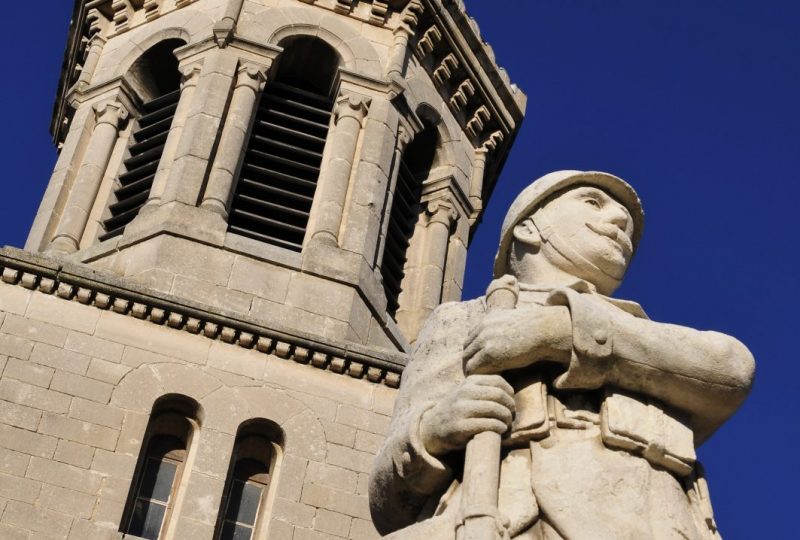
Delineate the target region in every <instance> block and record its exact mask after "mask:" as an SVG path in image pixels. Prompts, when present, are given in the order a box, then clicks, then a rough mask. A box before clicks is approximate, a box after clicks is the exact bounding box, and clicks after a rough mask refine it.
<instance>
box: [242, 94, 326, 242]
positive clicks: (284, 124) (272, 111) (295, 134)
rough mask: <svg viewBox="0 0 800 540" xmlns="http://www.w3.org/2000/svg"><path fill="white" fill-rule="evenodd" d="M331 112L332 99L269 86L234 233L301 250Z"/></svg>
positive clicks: (250, 152) (251, 146) (248, 158)
mask: <svg viewBox="0 0 800 540" xmlns="http://www.w3.org/2000/svg"><path fill="white" fill-rule="evenodd" d="M332 110H333V102H332V101H331V100H330V99H329V98H328V96H324V95H321V94H317V93H315V92H310V91H308V90H303V89H300V88H297V87H295V86H292V85H288V84H283V83H280V82H277V81H274V82H271V83H269V84H268V85H267V88H266V89H265V90H264V93H263V94H262V97H261V102H260V105H259V108H258V111H257V113H256V118H255V123H254V125H253V130H252V133H251V135H250V141H249V143H248V147H247V151H246V154H245V158H244V163H243V165H242V170H241V173H240V174H239V182H238V183H237V185H236V191H235V193H234V197H233V201H232V204H231V211H230V218H229V230H230V231H231V232H234V233H236V234H240V235H243V236H247V237H250V238H254V239H256V240H260V241H263V242H266V243H269V244H273V245H277V246H282V247H285V248H288V249H291V250H294V251H300V250H301V249H302V245H303V237H304V236H305V232H306V226H307V225H308V216H309V213H310V212H311V203H312V201H313V200H314V191H315V190H316V187H317V179H318V177H319V170H320V165H321V163H322V151H323V150H324V149H325V140H326V137H327V135H328V126H329V124H330V119H331V111H332Z"/></svg>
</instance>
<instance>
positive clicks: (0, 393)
mask: <svg viewBox="0 0 800 540" xmlns="http://www.w3.org/2000/svg"><path fill="white" fill-rule="evenodd" d="M0 399H4V400H6V401H11V402H13V403H17V404H19V405H25V406H28V407H34V408H37V409H41V410H44V411H50V412H54V413H66V412H67V411H68V410H69V404H70V401H72V398H71V397H70V396H68V395H66V394H62V393H60V392H54V391H52V390H47V389H45V388H39V387H38V386H31V385H29V384H26V383H22V382H19V381H15V380H12V379H4V380H2V381H0Z"/></svg>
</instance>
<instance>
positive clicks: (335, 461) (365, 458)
mask: <svg viewBox="0 0 800 540" xmlns="http://www.w3.org/2000/svg"><path fill="white" fill-rule="evenodd" d="M374 459H375V455H374V454H371V453H367V452H359V451H358V450H353V449H352V448H347V447H346V446H339V445H338V444H328V454H327V456H326V458H325V461H326V462H327V463H328V464H330V465H336V466H338V467H344V468H345V469H349V470H351V471H355V472H364V473H368V472H370V471H371V470H372V461H373V460H374Z"/></svg>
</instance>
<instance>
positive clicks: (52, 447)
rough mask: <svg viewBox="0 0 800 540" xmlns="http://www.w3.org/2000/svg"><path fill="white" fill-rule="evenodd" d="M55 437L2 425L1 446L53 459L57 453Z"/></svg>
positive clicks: (0, 431) (0, 430)
mask: <svg viewBox="0 0 800 540" xmlns="http://www.w3.org/2000/svg"><path fill="white" fill-rule="evenodd" d="M56 441H57V439H55V438H54V437H48V436H47V435H41V434H39V433H31V432H30V431H27V430H24V429H19V428H15V427H13V426H6V425H2V424H0V446H2V447H4V448H8V449H9V450H16V451H17V452H21V453H23V454H29V455H31V456H39V457H43V458H51V457H53V454H54V453H55V451H56Z"/></svg>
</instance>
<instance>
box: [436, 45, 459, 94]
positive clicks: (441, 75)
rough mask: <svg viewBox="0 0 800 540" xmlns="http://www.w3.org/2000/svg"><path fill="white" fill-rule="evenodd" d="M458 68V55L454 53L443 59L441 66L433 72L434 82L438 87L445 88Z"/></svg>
mask: <svg viewBox="0 0 800 540" xmlns="http://www.w3.org/2000/svg"><path fill="white" fill-rule="evenodd" d="M458 68H459V63H458V59H457V58H456V55H455V54H453V53H450V54H448V55H447V56H445V57H444V58H442V61H441V62H439V66H438V67H437V68H436V69H434V70H433V82H435V83H436V84H437V85H438V86H444V85H445V84H447V82H448V81H449V80H450V77H452V76H453V74H454V73H455V71H456V70H457V69H458Z"/></svg>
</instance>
